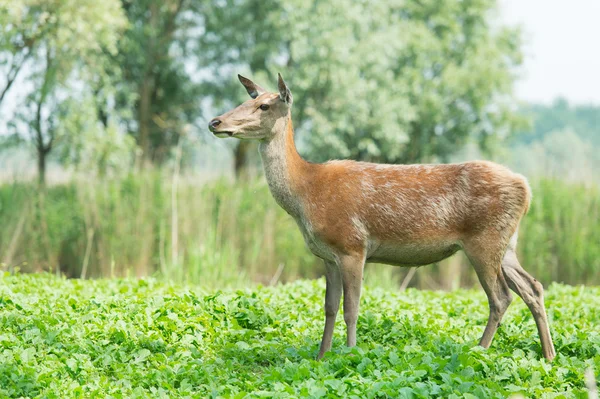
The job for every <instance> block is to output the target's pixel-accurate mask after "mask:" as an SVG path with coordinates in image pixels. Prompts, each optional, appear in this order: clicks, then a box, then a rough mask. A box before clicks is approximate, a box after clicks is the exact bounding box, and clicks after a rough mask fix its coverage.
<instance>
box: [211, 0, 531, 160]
mask: <svg viewBox="0 0 600 399" xmlns="http://www.w3.org/2000/svg"><path fill="white" fill-rule="evenodd" d="M213 7H214V10H213V12H212V13H210V14H208V15H207V16H206V21H205V23H206V30H207V32H211V31H218V32H219V34H218V35H216V34H215V35H207V36H206V37H204V38H203V46H202V49H203V54H204V57H205V62H206V63H207V64H213V65H219V66H220V67H221V70H223V71H228V72H229V73H228V74H227V75H226V76H223V75H222V74H218V73H217V74H214V75H212V76H211V85H210V87H213V88H214V90H213V93H214V94H215V95H216V96H220V97H222V98H224V99H227V100H229V101H233V100H234V97H235V96H234V95H233V94H232V93H234V91H233V90H231V91H230V89H229V87H230V86H229V82H231V81H232V80H233V79H232V77H231V76H232V75H233V74H232V73H230V72H231V71H232V70H239V69H244V68H247V69H250V70H251V75H252V76H253V79H254V80H255V81H259V82H272V81H273V76H275V75H276V72H278V71H280V72H282V74H283V76H284V77H285V78H286V81H288V83H289V84H290V87H291V88H292V91H293V92H294V99H295V105H294V111H293V112H294V120H295V121H296V128H297V131H298V132H299V137H300V141H301V142H302V143H304V144H305V145H306V147H307V148H308V150H309V158H310V159H312V160H315V161H323V160H327V159H331V158H337V157H343V158H354V159H361V160H369V161H377V162H402V163H410V162H423V161H435V160H442V161H443V160H447V158H448V157H449V155H450V154H452V153H453V152H454V151H456V150H457V149H459V148H460V147H461V146H463V145H464V144H465V143H466V142H468V141H469V140H476V141H477V142H478V143H479V145H480V146H481V147H482V148H490V147H491V146H492V144H493V142H494V140H496V139H497V138H499V137H501V136H502V135H503V134H505V133H507V132H508V130H510V129H511V127H512V125H513V123H514V121H515V117H514V113H513V110H512V108H511V105H512V103H511V101H512V96H511V92H512V83H513V80H514V70H515V68H516V67H517V66H518V65H519V64H520V62H521V54H520V50H519V48H520V42H519V32H518V31H517V30H514V29H510V28H504V27H499V26H497V25H493V23H492V22H493V21H492V20H491V19H490V15H491V14H490V13H491V11H493V9H494V7H495V1H493V0H466V1H459V0H450V1H444V2H439V1H436V0H409V1H391V2H388V1H386V2H383V1H375V2H373V1H371V2H367V1H360V2H357V1H353V0H343V1H338V2H320V1H316V0H311V1H305V0H287V1H285V2H284V1H281V0H269V1H259V0H246V1H238V0H235V1H234V0H229V1H222V2H215V3H214V5H213ZM223 21H236V23H235V24H224V23H223ZM256 21H260V23H256ZM223 25H225V26H226V27H225V28H221V27H222V26H223ZM223 66H228V68H223ZM226 82H227V84H225V83H226ZM218 87H220V88H218ZM239 91H240V90H236V91H235V92H239ZM236 96H237V94H236Z"/></svg>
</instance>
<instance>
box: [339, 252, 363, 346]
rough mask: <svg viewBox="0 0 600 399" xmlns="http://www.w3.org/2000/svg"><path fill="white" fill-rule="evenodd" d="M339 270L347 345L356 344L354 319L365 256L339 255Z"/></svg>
mask: <svg viewBox="0 0 600 399" xmlns="http://www.w3.org/2000/svg"><path fill="white" fill-rule="evenodd" d="M339 264H340V271H341V274H342V283H343V286H344V321H345V322H346V328H347V334H348V335H347V337H346V344H347V345H348V346H355V345H356V321H357V319H358V306H359V302H360V290H361V287H362V279H363V268H364V265H365V257H364V255H363V254H355V255H345V256H342V257H340V261H339Z"/></svg>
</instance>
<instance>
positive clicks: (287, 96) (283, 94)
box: [277, 73, 294, 105]
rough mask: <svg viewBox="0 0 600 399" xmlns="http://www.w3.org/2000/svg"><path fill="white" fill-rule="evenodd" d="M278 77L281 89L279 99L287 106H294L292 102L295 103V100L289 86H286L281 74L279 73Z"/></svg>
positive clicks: (278, 85)
mask: <svg viewBox="0 0 600 399" xmlns="http://www.w3.org/2000/svg"><path fill="white" fill-rule="evenodd" d="M277 76H278V80H277V87H278V88H279V98H280V99H281V101H283V102H284V103H286V104H287V105H292V102H293V101H294V98H293V97H292V92H291V91H290V89H289V87H288V86H287V84H285V81H284V80H283V78H282V77H281V74H279V73H278V74H277Z"/></svg>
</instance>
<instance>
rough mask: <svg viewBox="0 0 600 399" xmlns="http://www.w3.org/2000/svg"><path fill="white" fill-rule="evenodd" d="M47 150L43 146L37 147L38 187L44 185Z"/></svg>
mask: <svg viewBox="0 0 600 399" xmlns="http://www.w3.org/2000/svg"><path fill="white" fill-rule="evenodd" d="M47 155H48V152H47V151H46V150H45V149H43V148H38V149H37V161H38V162H37V170H38V183H39V185H40V187H45V186H46V157H47Z"/></svg>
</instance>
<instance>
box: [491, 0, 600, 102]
mask: <svg viewBox="0 0 600 399" xmlns="http://www.w3.org/2000/svg"><path fill="white" fill-rule="evenodd" d="M499 4H500V18H501V21H502V22H504V23H506V24H509V25H520V26H521V27H522V29H523V31H524V42H525V46H524V48H523V52H524V55H525V59H524V65H523V68H522V75H521V79H520V80H519V81H518V82H517V83H516V85H515V91H516V94H517V97H518V98H519V99H522V100H525V101H528V102H538V103H539V102H541V103H546V104H548V103H551V102H552V100H553V99H555V98H556V97H559V96H562V97H564V98H566V99H567V100H569V102H573V103H578V104H587V103H594V104H597V105H600V0H499Z"/></svg>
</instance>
